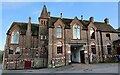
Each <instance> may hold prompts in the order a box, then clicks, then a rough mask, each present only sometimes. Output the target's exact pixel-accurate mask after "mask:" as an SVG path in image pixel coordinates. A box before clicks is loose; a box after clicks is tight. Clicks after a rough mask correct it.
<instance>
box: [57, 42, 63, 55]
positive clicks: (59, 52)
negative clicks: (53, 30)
mask: <svg viewBox="0 0 120 75" xmlns="http://www.w3.org/2000/svg"><path fill="white" fill-rule="evenodd" d="M57 54H62V43H61V42H58V44H57Z"/></svg>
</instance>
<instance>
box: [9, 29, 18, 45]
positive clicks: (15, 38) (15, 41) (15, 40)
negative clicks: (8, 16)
mask: <svg viewBox="0 0 120 75" xmlns="http://www.w3.org/2000/svg"><path fill="white" fill-rule="evenodd" d="M11 43H13V44H18V43H19V32H18V31H16V30H14V31H13V32H12V35H11Z"/></svg>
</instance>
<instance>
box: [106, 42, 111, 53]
mask: <svg viewBox="0 0 120 75" xmlns="http://www.w3.org/2000/svg"><path fill="white" fill-rule="evenodd" d="M107 52H108V54H112V47H111V44H110V43H108V44H107Z"/></svg>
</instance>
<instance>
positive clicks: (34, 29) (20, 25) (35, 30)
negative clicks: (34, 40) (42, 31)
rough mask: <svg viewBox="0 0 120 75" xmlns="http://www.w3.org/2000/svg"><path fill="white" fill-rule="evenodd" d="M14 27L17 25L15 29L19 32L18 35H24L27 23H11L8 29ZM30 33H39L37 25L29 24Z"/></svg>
mask: <svg viewBox="0 0 120 75" xmlns="http://www.w3.org/2000/svg"><path fill="white" fill-rule="evenodd" d="M14 25H17V27H18V28H19V29H20V31H19V32H20V34H26V31H27V25H28V23H25V22H13V23H12V26H11V27H10V29H11V28H12V27H13V26H14ZM10 29H9V30H8V32H7V33H9V31H10ZM31 31H32V35H38V32H39V24H35V23H31Z"/></svg>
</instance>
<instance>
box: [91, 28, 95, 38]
mask: <svg viewBox="0 0 120 75" xmlns="http://www.w3.org/2000/svg"><path fill="white" fill-rule="evenodd" d="M90 37H91V39H95V31H94V29H93V28H91V29H90Z"/></svg>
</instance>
